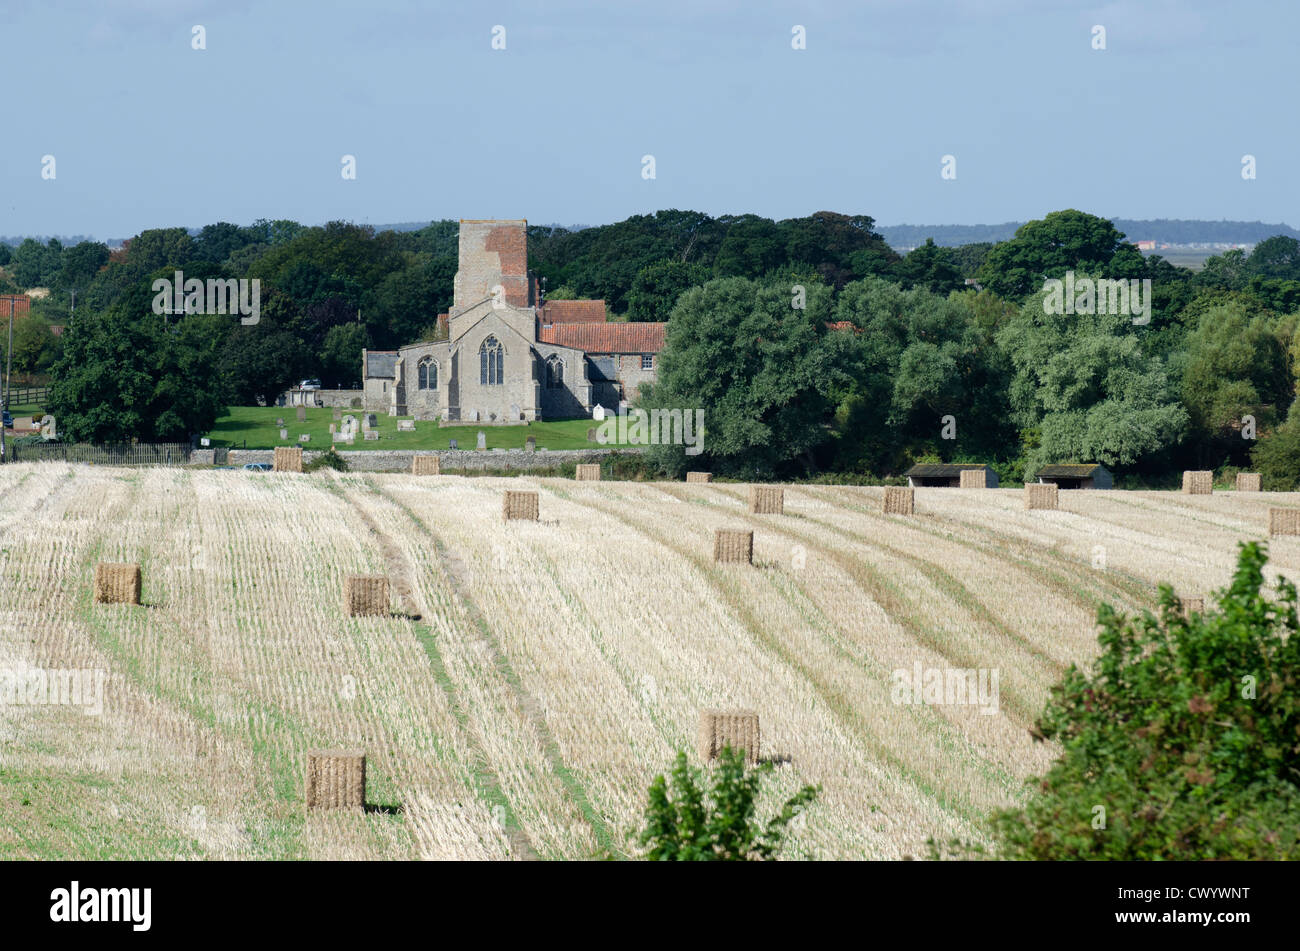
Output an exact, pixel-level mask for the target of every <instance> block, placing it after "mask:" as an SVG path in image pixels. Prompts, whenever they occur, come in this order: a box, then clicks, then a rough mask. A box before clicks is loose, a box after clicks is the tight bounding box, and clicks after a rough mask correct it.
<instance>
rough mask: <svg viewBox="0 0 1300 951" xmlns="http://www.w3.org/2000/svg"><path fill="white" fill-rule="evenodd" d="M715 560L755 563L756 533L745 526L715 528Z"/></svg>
mask: <svg viewBox="0 0 1300 951" xmlns="http://www.w3.org/2000/svg"><path fill="white" fill-rule="evenodd" d="M713 560H714V561H716V562H720V563H722V564H746V565H749V564H753V562H754V533H753V532H752V531H749V530H747V529H743V528H718V529H714V532H713Z"/></svg>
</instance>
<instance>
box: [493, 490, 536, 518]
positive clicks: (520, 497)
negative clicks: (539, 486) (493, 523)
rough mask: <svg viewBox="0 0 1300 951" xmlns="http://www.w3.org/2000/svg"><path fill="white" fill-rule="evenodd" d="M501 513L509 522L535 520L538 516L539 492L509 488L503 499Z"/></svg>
mask: <svg viewBox="0 0 1300 951" xmlns="http://www.w3.org/2000/svg"><path fill="white" fill-rule="evenodd" d="M501 513H502V515H504V516H505V520H506V521H507V522H510V521H515V520H523V521H526V522H535V521H537V517H538V505H537V493H536V492H523V491H517V490H515V489H507V490H506V493H505V496H504V497H503V498H502V500H501Z"/></svg>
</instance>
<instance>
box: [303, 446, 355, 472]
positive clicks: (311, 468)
mask: <svg viewBox="0 0 1300 951" xmlns="http://www.w3.org/2000/svg"><path fill="white" fill-rule="evenodd" d="M321 469H334V470H335V471H337V472H347V471H348V461H347V460H346V459H344V458H343V457H342V456H340V455H339V453H338V450H336V449H335V448H334V447H333V446H330V447H329V448H328V449H326V450H325V451H324V452H322V453H321V454H320V455H319V456H317V457H316V458H315V459H313V460H312V461H311V462H308V463H306V464H305V465H304V466H303V467H302V471H303V472H317V471H319V470H321Z"/></svg>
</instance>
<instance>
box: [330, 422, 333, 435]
mask: <svg viewBox="0 0 1300 951" xmlns="http://www.w3.org/2000/svg"><path fill="white" fill-rule="evenodd" d="M330 435H331V436H333V435H334V424H333V423H330Z"/></svg>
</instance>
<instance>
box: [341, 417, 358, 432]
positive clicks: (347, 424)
mask: <svg viewBox="0 0 1300 951" xmlns="http://www.w3.org/2000/svg"><path fill="white" fill-rule="evenodd" d="M356 431H357V418H356V417H355V416H353V415H352V414H351V413H348V415H346V416H344V417H343V429H342V432H343V435H345V436H346V435H349V434H351V433H355V432H356Z"/></svg>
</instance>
